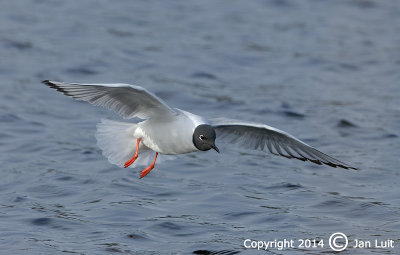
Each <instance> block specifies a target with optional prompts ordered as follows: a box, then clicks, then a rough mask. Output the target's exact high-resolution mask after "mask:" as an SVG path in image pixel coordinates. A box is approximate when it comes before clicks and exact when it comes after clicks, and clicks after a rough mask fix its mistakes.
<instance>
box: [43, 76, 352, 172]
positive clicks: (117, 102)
mask: <svg viewBox="0 0 400 255" xmlns="http://www.w3.org/2000/svg"><path fill="white" fill-rule="evenodd" d="M42 83H43V84H45V85H47V86H49V87H50V88H53V89H56V90H58V91H59V92H62V93H63V94H65V95H67V96H70V97H72V98H75V99H77V100H82V101H87V102H89V103H91V104H93V105H96V106H104V107H107V108H109V109H111V110H114V111H115V112H117V113H118V114H120V115H121V116H122V117H123V118H125V119H131V118H139V119H142V121H140V122H137V123H127V122H120V121H112V120H106V119H103V120H102V121H101V122H100V123H99V124H98V125H97V132H96V135H95V136H96V139H97V145H98V146H99V147H100V149H101V150H102V152H103V155H104V156H105V157H107V159H108V161H109V162H110V163H112V164H115V165H118V166H124V167H125V168H126V167H133V166H135V164H133V163H135V162H136V164H137V163H138V161H139V160H138V158H141V157H142V158H143V159H145V158H146V159H147V158H148V156H149V155H154V159H153V161H152V163H151V164H150V165H149V166H148V167H146V168H145V169H144V170H143V171H142V172H141V174H140V178H143V177H144V176H146V175H147V174H148V173H149V172H150V171H151V170H152V169H153V168H154V166H155V163H156V159H157V156H158V154H164V155H178V154H184V153H189V152H196V151H208V150H210V149H214V150H215V151H217V152H218V153H219V149H218V147H217V146H216V144H215V140H216V139H218V141H223V142H226V143H232V144H237V145H239V146H241V147H242V148H244V149H253V150H262V151H265V152H268V151H269V152H270V153H272V154H275V155H278V156H283V157H286V158H294V159H298V160H302V161H310V162H313V163H315V164H318V165H321V164H325V165H328V166H331V167H341V168H344V169H354V170H355V169H356V168H354V167H352V166H350V165H348V164H345V163H343V162H341V161H339V160H337V159H335V158H333V157H331V156H329V155H327V154H325V153H322V152H321V151H319V150H317V149H315V148H314V147H311V146H310V145H308V144H306V143H304V142H302V141H301V140H299V139H297V138H296V137H294V136H292V135H291V134H289V133H286V132H284V131H282V130H279V129H276V128H273V127H271V126H268V125H265V124H260V123H254V122H249V121H240V120H234V119H227V118H214V119H206V118H203V117H201V116H198V115H195V114H193V113H190V112H187V111H184V110H181V109H178V108H171V107H169V106H168V105H167V104H166V103H165V102H164V101H163V100H162V99H160V98H159V97H157V96H156V95H155V94H153V93H151V92H150V91H148V90H146V89H145V88H143V87H140V86H137V85H129V84H121V83H115V84H79V83H66V82H57V81H49V80H45V81H43V82H42ZM154 153H155V154H154Z"/></svg>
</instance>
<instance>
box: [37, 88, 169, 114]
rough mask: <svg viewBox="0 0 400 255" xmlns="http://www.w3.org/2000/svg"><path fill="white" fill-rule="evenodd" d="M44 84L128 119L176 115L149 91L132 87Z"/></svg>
mask: <svg viewBox="0 0 400 255" xmlns="http://www.w3.org/2000/svg"><path fill="white" fill-rule="evenodd" d="M43 83H44V84H45V85H47V86H49V87H51V88H53V89H56V90H58V91H60V92H62V93H64V94H65V95H67V96H70V97H72V98H75V99H77V100H82V101H87V102H89V103H91V104H93V105H97V106H104V107H107V108H109V109H111V110H114V111H115V112H117V113H118V114H120V115H122V116H123V117H124V118H126V119H129V118H133V117H138V118H141V119H148V118H151V117H155V116H158V117H159V116H162V117H166V116H173V115H175V114H176V112H175V111H174V110H173V109H171V108H170V107H169V106H168V105H167V104H166V103H164V101H163V100H161V99H160V98H158V97H157V96H156V95H154V94H153V93H151V92H149V91H147V90H146V89H144V88H142V87H140V86H136V85H129V84H79V83H65V82H56V81H49V80H45V81H43Z"/></svg>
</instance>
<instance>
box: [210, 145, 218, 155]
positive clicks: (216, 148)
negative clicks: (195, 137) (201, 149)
mask: <svg viewBox="0 0 400 255" xmlns="http://www.w3.org/2000/svg"><path fill="white" fill-rule="evenodd" d="M211 148H213V149H214V150H215V151H216V152H218V153H219V149H218V147H217V146H215V144H212V145H211Z"/></svg>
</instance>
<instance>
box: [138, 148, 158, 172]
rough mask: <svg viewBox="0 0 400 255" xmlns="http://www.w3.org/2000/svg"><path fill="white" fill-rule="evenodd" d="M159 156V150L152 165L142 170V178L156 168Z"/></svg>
mask: <svg viewBox="0 0 400 255" xmlns="http://www.w3.org/2000/svg"><path fill="white" fill-rule="evenodd" d="M157 156H158V152H156V156H155V157H154V160H153V163H151V164H150V166H148V167H147V168H146V169H144V170H143V171H142V173H141V174H140V178H143V177H145V176H146V175H147V174H148V173H150V171H151V169H153V168H154V165H155V164H156V159H157Z"/></svg>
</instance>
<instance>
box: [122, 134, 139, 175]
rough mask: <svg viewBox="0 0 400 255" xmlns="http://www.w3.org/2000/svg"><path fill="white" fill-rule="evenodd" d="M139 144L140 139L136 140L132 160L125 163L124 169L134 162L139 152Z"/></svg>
mask: <svg viewBox="0 0 400 255" xmlns="http://www.w3.org/2000/svg"><path fill="white" fill-rule="evenodd" d="M139 143H140V138H138V139H137V143H136V151H135V154H133V156H132V158H131V159H130V160H128V161H126V162H125V165H124V167H125V168H127V167H128V166H130V165H132V163H133V162H135V160H136V159H137V157H138V151H139Z"/></svg>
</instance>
